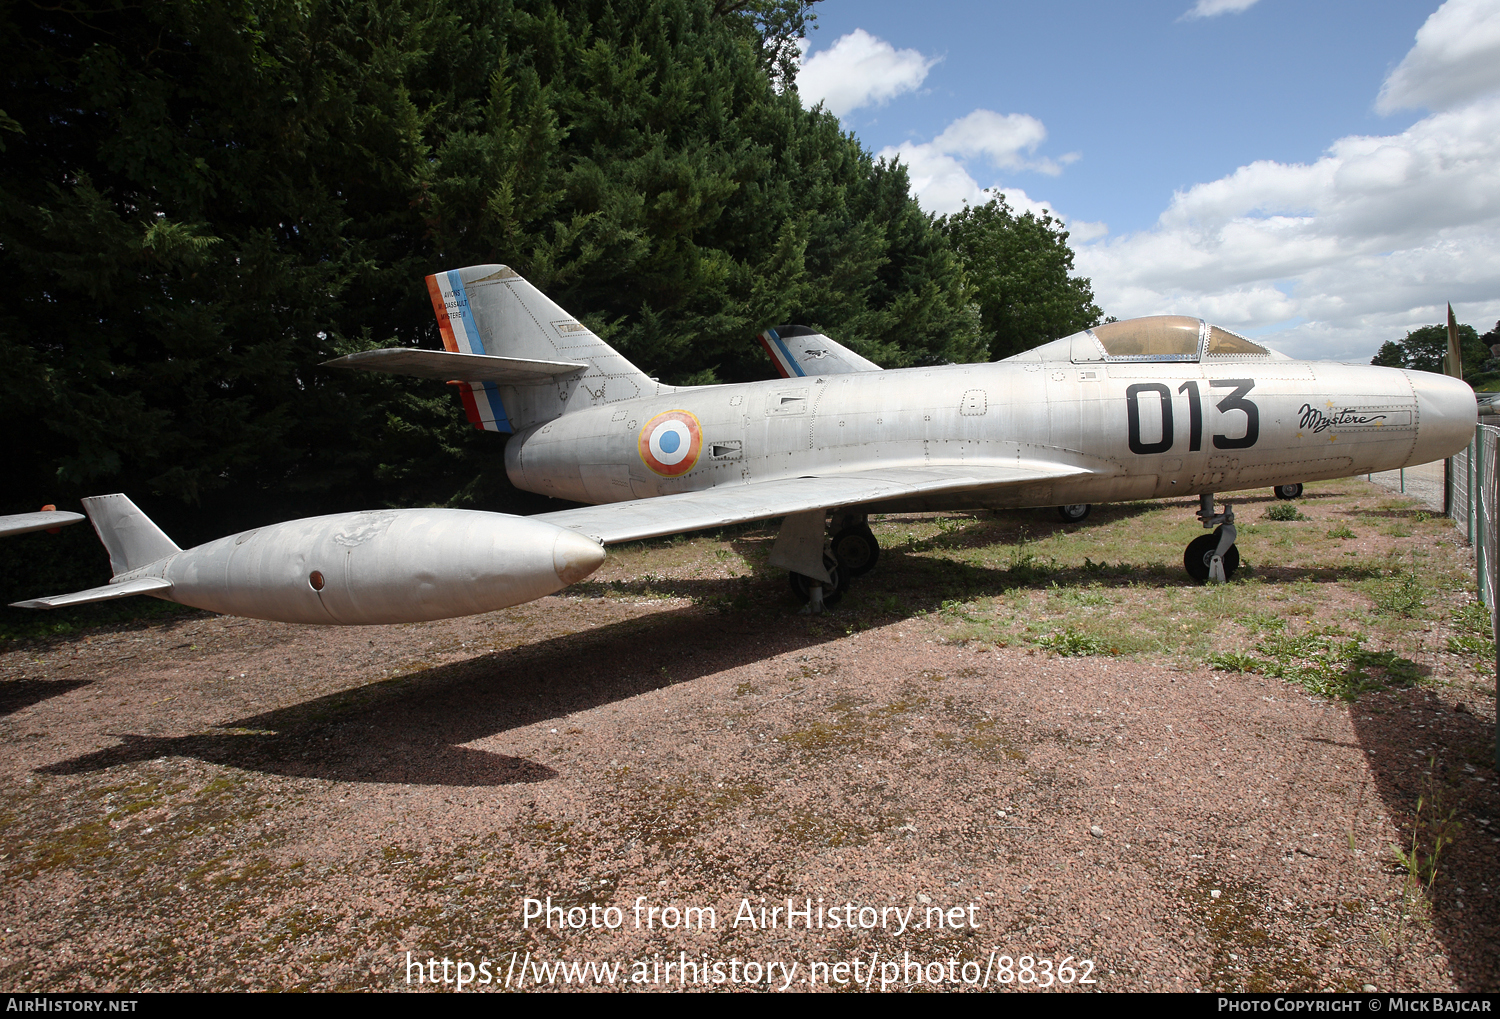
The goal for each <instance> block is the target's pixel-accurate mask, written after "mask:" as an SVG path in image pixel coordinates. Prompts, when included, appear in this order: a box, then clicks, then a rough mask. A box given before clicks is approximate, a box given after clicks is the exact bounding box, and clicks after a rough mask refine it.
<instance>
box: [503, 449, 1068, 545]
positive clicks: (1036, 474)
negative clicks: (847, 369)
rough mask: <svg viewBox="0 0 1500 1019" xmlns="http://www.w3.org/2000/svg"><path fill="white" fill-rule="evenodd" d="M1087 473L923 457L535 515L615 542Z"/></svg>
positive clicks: (1064, 466) (1038, 465) (1054, 467)
mask: <svg viewBox="0 0 1500 1019" xmlns="http://www.w3.org/2000/svg"><path fill="white" fill-rule="evenodd" d="M1089 473H1092V472H1091V471H1089V470H1088V469H1087V468H1084V467H1073V466H1071V465H1068V464H1055V463H1015V462H1014V461H1012V464H1011V465H1008V466H998V465H997V466H989V465H984V464H974V465H927V464H924V465H922V466H912V467H882V468H875V469H873V470H864V471H858V472H854V473H849V474H826V475H823V476H821V477H812V478H784V479H782V480H780V481H762V482H757V483H754V484H748V485H720V486H719V487H717V488H709V489H705V490H703V491H701V492H683V493H681V494H680V495H663V496H659V497H657V498H654V499H632V500H630V501H628V502H608V503H604V504H603V505H601V506H581V507H579V508H577V509H566V510H557V511H555V512H553V513H541V514H538V515H537V516H534V517H531V518H530V519H532V520H545V521H547V522H548V523H551V524H556V525H557V526H559V527H566V528H568V529H569V530H571V531H578V532H579V533H580V534H586V535H588V536H589V537H591V538H597V539H599V540H600V541H602V542H604V543H605V544H606V545H612V544H615V543H617V542H621V541H639V540H641V539H642V538H656V537H660V536H661V535H664V534H679V533H681V532H683V531H698V530H702V529H704V528H707V527H724V526H726V525H728V524H739V523H744V522H745V521H747V520H765V519H767V518H770V517H780V516H785V515H786V514H788V513H805V512H807V511H808V510H815V509H833V508H835V507H839V506H857V505H859V504H860V503H869V502H880V501H885V500H891V499H903V498H908V497H912V496H922V495H939V494H942V493H944V492H982V491H984V490H986V489H999V488H1005V487H1007V486H1010V485H1021V484H1034V483H1035V482H1037V481H1042V480H1055V479H1058V478H1069V477H1075V476H1079V475H1084V474H1089Z"/></svg>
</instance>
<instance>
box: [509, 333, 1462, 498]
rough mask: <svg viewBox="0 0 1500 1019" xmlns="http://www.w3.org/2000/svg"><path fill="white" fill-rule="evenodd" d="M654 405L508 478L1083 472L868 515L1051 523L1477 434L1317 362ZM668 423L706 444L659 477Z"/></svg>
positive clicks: (523, 455)
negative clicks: (1021, 511) (1048, 512)
mask: <svg viewBox="0 0 1500 1019" xmlns="http://www.w3.org/2000/svg"><path fill="white" fill-rule="evenodd" d="M662 388H663V389H664V390H666V391H664V392H662V393H660V394H659V395H655V396H651V397H646V398H641V399H636V400H632V401H628V402H623V403H613V404H609V405H605V406H600V407H597V408H590V409H583V408H579V409H577V410H574V411H573V412H571V413H569V414H567V415H565V416H563V417H560V418H557V419H554V420H552V421H549V422H546V423H544V424H540V425H536V426H533V427H531V428H528V429H525V430H523V431H521V432H518V433H517V434H516V435H515V436H513V437H512V439H511V441H510V443H509V444H508V446H507V448H506V469H507V471H508V473H509V475H510V478H511V480H512V481H513V482H514V483H515V484H516V485H517V486H518V487H520V488H523V489H526V490H529V491H533V492H540V493H543V494H546V495H550V496H556V497H558V498H562V499H569V500H573V501H577V502H585V503H607V502H619V501H624V500H630V499H642V498H650V497H656V496H664V495H671V494H676V493H682V492H693V491H699V490H703V489H707V488H713V487H717V486H722V485H737V484H754V483H758V482H765V481H772V480H777V479H783V478H797V477H801V476H804V475H806V474H810V473H815V472H823V471H839V472H848V471H854V470H862V469H872V468H882V467H897V466H921V465H931V466H938V465H955V466H960V465H961V466H977V465H991V466H1007V465H1016V464H1019V463H1025V462H1036V461H1045V462H1051V463H1058V464H1068V465H1073V466H1076V467H1079V468H1083V469H1085V470H1087V471H1088V472H1089V473H1088V474H1084V475H1080V476H1077V477H1072V478H1064V479H1057V480H1042V481H1040V482H1039V483H1037V484H1033V485H1023V486H1019V487H1011V488H1007V489H1002V490H999V491H993V490H992V491H985V492H976V493H973V494H972V495H965V494H963V493H958V494H951V493H950V494H945V495H943V496H941V497H937V498H933V499H922V498H914V499H907V500H899V501H898V502H897V503H896V504H892V505H890V506H888V507H882V508H887V509H892V510H895V509H924V508H932V509H935V508H954V507H959V506H991V507H996V508H1000V507H1027V506H1057V505H1065V504H1071V503H1102V502H1118V501H1124V500H1132V499H1149V498H1159V497H1166V496H1188V495H1198V494H1200V493H1206V492H1223V491H1231V490H1234V489H1243V488H1262V487H1267V486H1271V485H1278V484H1288V483H1296V482H1304V481H1314V480H1318V479H1322V478H1338V477H1348V476H1350V475H1354V474H1363V473H1366V472H1370V471H1384V470H1393V469H1395V468H1398V467H1402V466H1409V465H1413V464H1418V463H1425V462H1428V461H1430V460H1433V459H1436V458H1437V457H1440V456H1445V455H1449V454H1451V452H1452V450H1453V449H1454V448H1457V447H1461V446H1462V445H1463V444H1464V442H1465V441H1466V439H1467V438H1468V437H1469V436H1472V434H1473V428H1474V420H1475V411H1474V396H1473V391H1472V390H1471V389H1470V388H1469V387H1468V386H1467V385H1466V384H1465V383H1463V382H1461V381H1459V380H1456V379H1451V378H1448V377H1446V376H1441V375H1433V374H1430V373H1427V372H1415V371H1406V370H1400V369H1393V368H1379V367H1372V366H1365V365H1350V364H1341V363H1336V362H1326V361H1323V362H1309V361H1294V360H1265V359H1255V360H1244V361H1236V360H1232V359H1219V360H1215V361H1212V362H1209V363H1180V362H1166V363H1163V362H1160V361H1139V362H1123V363H1121V362H1110V363H1100V362H1093V363H1076V362H1073V361H1064V360H1047V359H1045V358H1039V359H1037V360H1030V361H1018V360H1011V361H1001V362H994V363H989V364H968V365H948V366H942V367H931V368H907V369H896V370H887V371H878V372H859V373H850V374H841V375H829V376H819V377H806V378H792V379H781V380H776V381H770V382H755V383H745V384H737V385H723V386H711V387H701V388H693V389H680V390H671V389H669V388H668V387H662ZM672 411H679V412H685V413H686V414H689V415H691V416H692V417H693V418H695V419H696V421H697V422H698V424H699V426H700V427H701V430H702V435H701V450H700V451H699V452H698V454H697V457H696V462H695V463H694V464H693V465H692V466H691V468H690V469H688V470H686V471H683V472H681V473H678V474H676V475H675V476H673V475H670V474H664V473H663V472H662V471H661V470H660V469H658V466H654V465H653V463H652V462H651V457H650V455H649V451H647V450H646V449H645V448H644V446H643V441H644V439H645V438H646V437H645V436H643V426H644V425H646V424H647V423H649V422H651V421H653V420H655V419H656V418H657V417H658V416H659V415H663V414H666V413H668V412H672ZM684 441H685V440H684Z"/></svg>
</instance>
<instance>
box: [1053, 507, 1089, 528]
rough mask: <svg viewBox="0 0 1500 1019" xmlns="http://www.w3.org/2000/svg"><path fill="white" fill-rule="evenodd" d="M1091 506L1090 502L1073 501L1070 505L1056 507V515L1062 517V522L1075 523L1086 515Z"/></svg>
mask: <svg viewBox="0 0 1500 1019" xmlns="http://www.w3.org/2000/svg"><path fill="white" fill-rule="evenodd" d="M1093 508H1094V507H1093V505H1091V504H1090V503H1086V502H1079V503H1074V504H1073V505H1071V506H1059V507H1057V515H1058V516H1060V517H1062V519H1063V523H1065V524H1076V523H1078V522H1079V521H1080V520H1082V519H1083V518H1084V517H1086V516H1088V515H1089V510H1091V509H1093Z"/></svg>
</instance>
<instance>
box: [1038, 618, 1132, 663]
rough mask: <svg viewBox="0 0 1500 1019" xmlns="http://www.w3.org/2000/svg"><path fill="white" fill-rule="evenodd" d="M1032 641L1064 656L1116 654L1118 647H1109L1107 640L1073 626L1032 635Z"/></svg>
mask: <svg viewBox="0 0 1500 1019" xmlns="http://www.w3.org/2000/svg"><path fill="white" fill-rule="evenodd" d="M1031 641H1032V643H1033V644H1035V645H1037V646H1038V647H1043V648H1046V649H1047V650H1048V651H1055V652H1057V653H1058V654H1060V655H1062V656H1063V657H1064V658H1082V657H1086V656H1088V655H1117V654H1119V653H1120V651H1119V649H1118V648H1114V647H1111V646H1110V645H1109V642H1108V641H1105V640H1101V639H1100V638H1098V637H1095V636H1094V635H1093V634H1090V633H1080V632H1079V631H1078V630H1075V629H1073V627H1071V626H1068V627H1064V628H1063V629H1062V630H1058V631H1055V632H1053V633H1044V634H1042V635H1041V636H1039V637H1033V638H1032V639H1031Z"/></svg>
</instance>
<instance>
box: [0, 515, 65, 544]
mask: <svg viewBox="0 0 1500 1019" xmlns="http://www.w3.org/2000/svg"><path fill="white" fill-rule="evenodd" d="M82 519H83V514H82V513H64V512H62V511H61V510H48V511H46V512H43V513H13V514H11V515H10V516H7V517H0V538H8V537H10V536H11V535H12V534H26V533H27V532H29V531H45V530H47V529H48V528H50V527H62V526H64V525H66V524H76V523H78V521H80V520H82Z"/></svg>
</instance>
